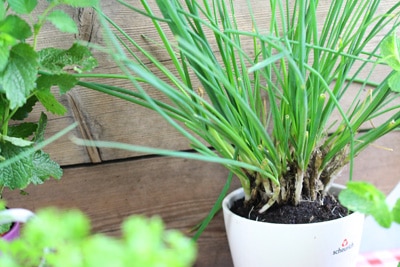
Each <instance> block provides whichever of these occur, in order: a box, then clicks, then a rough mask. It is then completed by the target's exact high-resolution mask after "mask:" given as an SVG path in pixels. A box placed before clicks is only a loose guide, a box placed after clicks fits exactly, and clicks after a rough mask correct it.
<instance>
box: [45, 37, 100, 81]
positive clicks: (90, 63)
mask: <svg viewBox="0 0 400 267" xmlns="http://www.w3.org/2000/svg"><path fill="white" fill-rule="evenodd" d="M39 62H40V67H41V69H42V70H44V71H46V72H50V73H51V74H62V73H67V72H68V71H79V70H82V71H90V70H92V69H93V68H94V67H96V66H97V61H96V59H95V58H94V57H93V56H92V54H91V52H90V50H89V49H88V48H87V47H86V46H82V45H79V44H73V45H72V46H71V48H69V49H68V50H63V49H56V48H45V49H43V50H41V51H40V52H39Z"/></svg>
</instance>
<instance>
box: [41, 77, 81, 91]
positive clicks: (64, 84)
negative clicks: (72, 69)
mask: <svg viewBox="0 0 400 267" xmlns="http://www.w3.org/2000/svg"><path fill="white" fill-rule="evenodd" d="M77 82H78V79H77V78H75V77H74V76H72V75H71V74H55V75H41V76H40V77H39V78H38V79H37V87H38V89H39V90H47V89H50V88H51V86H53V85H56V86H58V88H59V89H60V94H65V93H67V92H68V91H69V90H71V89H72V88H73V87H74V86H75V85H76V83H77Z"/></svg>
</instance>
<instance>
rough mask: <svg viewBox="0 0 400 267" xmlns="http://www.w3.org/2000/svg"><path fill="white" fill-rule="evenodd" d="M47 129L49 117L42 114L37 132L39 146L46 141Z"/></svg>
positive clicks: (36, 140)
mask: <svg viewBox="0 0 400 267" xmlns="http://www.w3.org/2000/svg"><path fill="white" fill-rule="evenodd" d="M46 127H47V115H46V114H45V113H43V112H42V113H41V114H40V118H39V121H38V123H37V129H36V132H35V139H34V140H35V143H36V144H38V143H40V142H43V141H44V132H45V130H46Z"/></svg>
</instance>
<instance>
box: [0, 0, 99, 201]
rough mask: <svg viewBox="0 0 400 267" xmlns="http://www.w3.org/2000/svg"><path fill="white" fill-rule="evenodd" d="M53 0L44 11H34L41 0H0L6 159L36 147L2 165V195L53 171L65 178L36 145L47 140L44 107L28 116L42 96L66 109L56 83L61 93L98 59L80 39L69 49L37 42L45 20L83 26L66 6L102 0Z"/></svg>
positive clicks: (0, 102)
mask: <svg viewBox="0 0 400 267" xmlns="http://www.w3.org/2000/svg"><path fill="white" fill-rule="evenodd" d="M47 2H48V3H47V7H46V8H45V10H44V11H43V13H41V14H38V15H34V14H37V13H34V11H36V10H35V9H37V4H38V1H37V0H29V1H22V0H7V1H4V0H3V1H0V163H1V162H4V161H7V160H10V159H12V158H14V157H16V156H18V155H23V154H24V153H25V152H27V151H34V152H33V153H28V154H26V153H25V154H26V156H24V157H22V158H20V159H19V160H18V161H14V162H12V163H11V164H6V165H5V166H4V167H2V168H1V170H0V196H1V193H2V191H3V189H4V188H10V189H20V190H22V189H24V188H25V187H27V186H28V185H29V184H31V183H33V184H41V183H43V182H44V181H45V180H47V179H49V178H50V177H54V178H56V179H59V178H61V176H62V170H61V168H60V166H59V165H58V164H57V163H56V162H54V161H53V160H51V159H50V156H49V155H48V154H46V153H45V152H43V151H42V150H41V149H38V150H36V151H35V150H32V148H34V147H35V146H38V144H40V143H41V142H43V141H44V131H45V129H46V125H47V115H46V114H45V113H42V114H41V116H40V119H39V121H37V122H25V121H24V120H25V119H26V118H27V117H28V116H29V114H30V113H31V112H32V110H33V107H34V106H35V105H36V103H38V102H40V103H41V104H42V105H43V106H44V107H45V109H46V110H47V111H48V112H51V113H53V114H56V115H63V114H65V113H66V111H67V109H66V108H65V107H64V106H63V105H62V104H61V103H60V102H59V101H58V100H57V99H56V97H55V95H54V94H53V92H52V91H51V87H52V86H58V87H59V89H60V90H59V92H60V94H64V93H66V92H67V91H68V90H70V89H71V88H72V87H74V86H75V84H76V83H77V82H78V78H77V77H76V76H74V74H76V73H81V72H86V71H90V70H92V69H93V68H94V67H95V66H96V64H97V62H96V60H95V59H94V57H93V56H92V54H91V52H90V50H89V49H88V48H87V47H86V46H84V45H81V44H77V43H75V44H73V45H72V46H71V47H70V48H69V49H60V48H54V47H48V48H44V49H41V50H39V49H38V48H37V47H38V36H39V33H40V31H41V29H42V27H43V25H44V24H45V23H51V24H53V25H54V26H55V27H56V28H57V29H58V30H60V31H61V32H66V33H77V32H78V27H77V25H76V23H75V22H74V20H73V19H72V18H71V17H70V16H69V15H68V14H67V13H65V12H64V11H62V10H61V9H60V7H62V6H65V5H68V6H72V7H88V6H92V5H95V4H96V1H95V0H84V1H81V0H51V1H47ZM71 69H72V70H73V71H71Z"/></svg>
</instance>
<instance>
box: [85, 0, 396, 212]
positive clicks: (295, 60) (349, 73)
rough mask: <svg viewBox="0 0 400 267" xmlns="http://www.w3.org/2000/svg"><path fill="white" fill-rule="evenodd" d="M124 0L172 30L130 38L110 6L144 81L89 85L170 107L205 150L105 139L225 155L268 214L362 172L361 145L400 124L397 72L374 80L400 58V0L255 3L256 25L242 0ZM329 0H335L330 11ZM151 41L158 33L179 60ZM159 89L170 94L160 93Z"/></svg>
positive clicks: (135, 74) (133, 68) (112, 33)
mask: <svg viewBox="0 0 400 267" xmlns="http://www.w3.org/2000/svg"><path fill="white" fill-rule="evenodd" d="M118 2H119V3H120V4H122V5H124V6H125V7H126V8H127V9H129V10H131V12H136V13H139V14H141V15H143V16H144V17H145V18H146V19H149V20H150V21H151V22H152V25H153V26H154V31H156V32H157V34H158V36H159V37H160V39H159V41H156V40H153V39H150V38H149V37H146V36H130V35H129V34H128V33H127V32H126V31H124V29H123V28H122V27H121V26H120V25H118V24H117V23H115V22H114V21H113V20H112V19H111V18H109V17H107V16H106V15H105V14H102V16H101V18H102V20H103V23H104V25H106V27H105V28H106V33H107V35H108V37H109V40H110V43H111V47H112V49H113V51H112V53H111V54H112V55H113V56H114V59H115V60H116V62H117V63H118V64H119V66H120V67H121V69H122V70H123V71H124V72H125V74H126V78H128V79H130V81H131V82H132V83H133V84H134V85H135V90H128V89H125V88H119V87H115V86H110V85H106V84H104V83H97V84H96V83H88V82H83V81H80V82H79V84H80V85H83V86H86V87H89V88H92V89H95V90H98V91H102V92H105V93H108V94H111V95H114V96H117V97H120V98H123V99H126V100H128V101H130V102H132V103H135V104H139V105H142V106H145V107H147V108H149V109H152V110H154V111H156V112H158V113H159V114H160V115H161V116H162V117H163V118H164V119H165V120H167V121H168V122H169V123H170V124H171V125H172V126H174V127H175V128H176V129H177V130H178V131H179V132H180V133H181V134H182V135H183V136H185V137H186V138H187V139H188V140H189V142H190V144H191V146H192V148H193V149H194V150H195V151H197V152H198V153H192V154H190V153H186V152H177V151H168V150H162V149H157V148H148V147H140V146H135V145H127V144H118V143H109V142H95V143H94V144H95V145H97V146H114V147H115V146H116V147H120V148H124V149H132V150H136V151H142V152H148V153H157V154H162V155H169V156H178V157H190V158H195V159H198V160H206V161H210V162H215V163H220V164H223V165H224V166H226V167H227V168H228V169H229V170H230V171H231V173H232V174H235V176H236V177H237V178H238V179H239V180H240V183H241V185H242V187H243V189H244V193H245V202H246V203H248V204H249V205H250V204H251V205H254V206H255V207H257V209H258V210H259V212H265V211H266V210H267V209H268V208H269V207H271V206H272V205H274V204H291V205H297V204H298V203H299V202H300V201H301V200H302V199H308V200H313V201H315V200H318V199H319V198H320V197H321V196H323V195H324V193H325V191H326V189H327V188H328V187H329V185H330V184H331V183H332V181H333V179H334V178H335V175H336V174H337V173H338V172H339V171H340V170H341V169H342V167H344V166H345V165H346V164H348V163H350V166H351V167H350V168H351V169H352V166H353V164H352V160H353V158H354V157H355V156H356V155H357V154H358V153H359V152H360V151H362V150H363V149H364V148H366V147H367V146H368V145H369V144H371V143H372V142H374V141H375V140H377V139H378V138H379V137H381V136H383V135H385V134H387V133H388V132H390V131H393V130H395V129H397V128H398V127H399V125H400V112H399V110H400V109H399V108H400V105H399V102H398V101H397V102H396V101H395V100H396V99H397V97H398V92H396V91H399V88H398V86H397V84H396V82H395V81H393V80H394V79H393V76H394V75H396V73H395V71H391V70H389V69H388V71H387V73H386V74H387V75H386V77H384V78H383V79H382V80H379V81H374V80H373V78H372V74H373V73H374V71H375V70H376V68H377V66H378V65H385V64H386V63H389V62H390V61H394V62H397V64H400V61H399V56H398V53H400V51H399V45H398V42H399V40H398V39H397V37H396V36H395V29H396V27H397V25H398V24H399V21H398V20H399V12H400V3H399V2H398V3H395V4H394V5H393V6H391V7H389V8H388V10H387V11H385V12H383V13H379V12H378V8H380V5H381V3H380V2H381V1H379V0H372V1H349V0H334V1H329V4H328V2H326V1H324V2H323V3H320V1H307V0H296V1H289V0H286V1H283V0H270V1H255V2H254V1H246V2H244V1H243V3H241V4H242V5H244V4H247V7H248V8H247V10H248V14H249V16H250V17H249V18H250V21H251V22H252V25H251V26H252V27H251V29H250V30H249V29H246V28H243V27H242V26H243V25H241V24H240V23H239V22H238V21H237V20H236V13H235V11H236V5H238V3H236V1H233V0H226V1H225V0H224V1H222V0H203V1H199V0H198V1H196V0H185V1H180V0H156V1H155V3H154V2H151V3H150V1H147V0H141V1H140V3H141V4H142V7H138V5H131V4H129V3H128V2H125V1H123V0H119V1H118ZM253 2H254V3H253ZM257 5H262V8H263V9H268V11H269V12H268V14H265V16H263V17H264V18H263V19H264V20H265V19H267V20H268V23H265V22H262V23H261V22H259V21H260V20H259V17H260V16H256V15H255V12H254V10H256V9H258V8H260V7H258V6H257ZM322 5H330V6H329V11H328V12H327V16H326V17H324V18H321V17H320V15H319V13H318V11H319V10H320V9H321V7H322ZM99 12H100V13H101V11H100V10H99ZM247 26H248V25H247ZM171 33H172V34H173V36H174V38H171V37H170V36H171ZM141 38H147V41H150V42H156V43H157V44H158V45H159V47H162V49H164V50H165V52H166V53H167V54H168V57H169V59H170V61H168V63H166V61H165V60H164V61H163V60H162V59H160V58H157V56H156V55H154V54H152V53H151V51H150V50H148V48H147V47H146V46H145V45H141V43H143V42H141V40H140V39H141ZM377 38H380V39H378V40H377ZM249 42H251V43H252V45H251V46H249V45H248V43H249ZM371 43H374V44H378V45H377V46H373V47H371V45H370V44H371ZM245 44H246V45H245ZM383 46H384V49H382V51H385V53H386V54H385V55H384V56H383V55H382V53H381V52H380V49H379V47H383ZM389 58H390V60H388V59H389ZM149 62H150V64H149ZM171 62H172V64H170V63H171ZM167 64H170V65H167ZM154 72H157V75H156V74H154ZM390 80H392V83H390V82H389V81H390ZM154 91H158V92H159V93H161V94H162V95H163V96H165V97H166V99H167V101H160V100H157V99H155V98H153V97H152V96H151V95H152V92H154ZM353 91H356V93H355V97H354V99H352V104H351V105H350V107H349V108H344V106H343V105H342V103H343V102H342V101H343V99H344V98H346V97H349V95H350V92H353ZM335 114H339V118H338V119H333V118H334V116H335ZM378 121H379V123H377V122H378ZM369 122H373V123H369ZM369 125H374V126H371V127H369ZM350 173H351V172H350Z"/></svg>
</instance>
